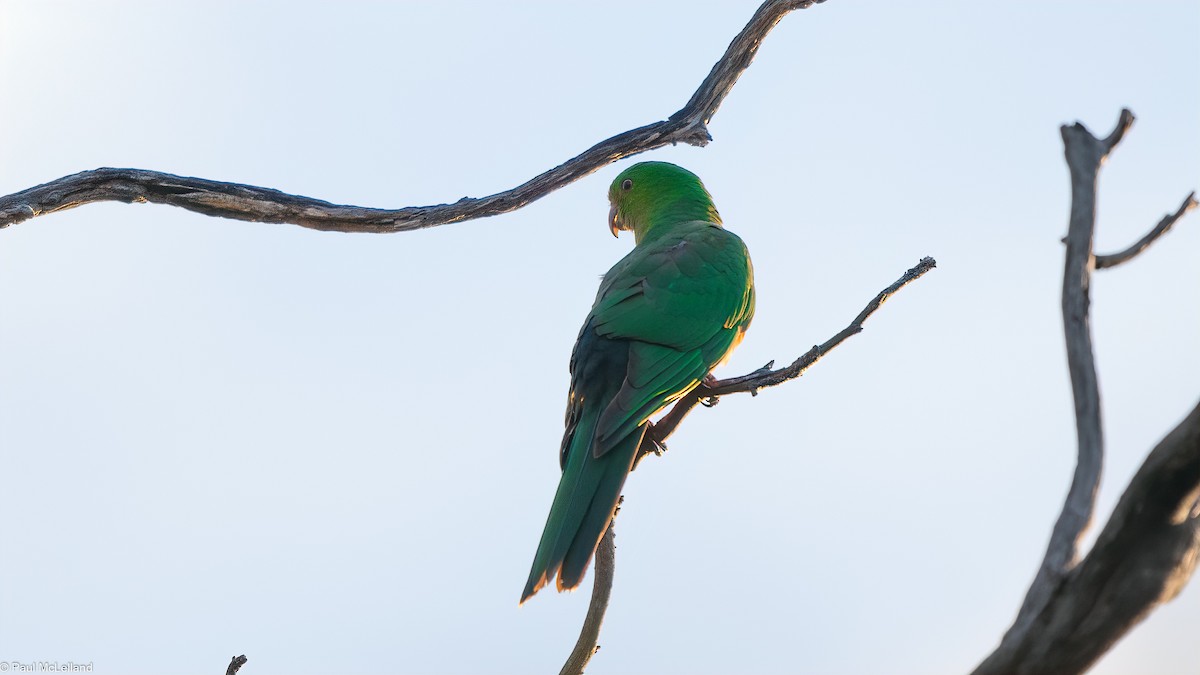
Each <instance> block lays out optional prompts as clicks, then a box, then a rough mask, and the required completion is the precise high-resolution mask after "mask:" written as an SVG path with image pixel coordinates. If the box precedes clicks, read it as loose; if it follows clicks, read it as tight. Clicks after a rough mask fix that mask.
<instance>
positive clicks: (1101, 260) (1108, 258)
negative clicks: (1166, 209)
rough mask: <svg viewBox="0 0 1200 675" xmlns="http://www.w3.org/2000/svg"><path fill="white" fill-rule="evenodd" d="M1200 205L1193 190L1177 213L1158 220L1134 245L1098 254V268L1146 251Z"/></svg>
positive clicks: (1126, 260)
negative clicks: (1117, 251) (1117, 250)
mask: <svg viewBox="0 0 1200 675" xmlns="http://www.w3.org/2000/svg"><path fill="white" fill-rule="evenodd" d="M1196 206H1200V202H1197V201H1196V193H1195V192H1192V193H1191V194H1189V195H1188V196H1187V197H1186V198H1185V199H1184V200H1183V203H1182V204H1180V205H1179V209H1178V210H1176V211H1175V213H1169V214H1167V215H1165V216H1163V219H1162V220H1160V221H1158V225H1155V226H1154V229H1152V230H1150V231H1149V232H1147V233H1146V236H1144V237H1142V238H1141V239H1138V240H1137V241H1136V242H1134V243H1133V245H1132V246H1130V247H1129V248H1127V249H1125V250H1124V251H1121V252H1120V253H1109V254H1107V255H1097V256H1096V269H1098V270H1102V269H1105V268H1108V267H1116V266H1117V265H1120V264H1121V263H1123V262H1128V261H1130V260H1133V259H1134V258H1135V257H1137V256H1138V254H1140V253H1141V252H1142V251H1145V250H1146V249H1147V248H1149V247H1150V244H1153V243H1154V241H1155V240H1156V239H1158V238H1159V237H1161V236H1163V235H1164V234H1166V233H1167V232H1168V231H1169V230H1170V229H1171V228H1172V227H1174V226H1175V221H1177V220H1179V219H1180V218H1182V217H1183V216H1184V215H1185V214H1186V213H1187V212H1188V211H1190V210H1192V209H1194V208H1196Z"/></svg>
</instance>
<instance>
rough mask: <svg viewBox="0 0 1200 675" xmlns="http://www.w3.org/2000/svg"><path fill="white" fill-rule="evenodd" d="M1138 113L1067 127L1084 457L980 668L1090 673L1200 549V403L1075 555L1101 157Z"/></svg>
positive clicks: (1096, 449) (1091, 371) (1083, 486)
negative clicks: (1022, 591) (1105, 124)
mask: <svg viewBox="0 0 1200 675" xmlns="http://www.w3.org/2000/svg"><path fill="white" fill-rule="evenodd" d="M1133 121H1134V117H1133V113H1131V112H1130V111H1129V110H1127V109H1125V110H1122V111H1121V116H1120V119H1119V120H1118V121H1117V125H1116V128H1115V129H1113V131H1112V133H1111V134H1109V135H1108V137H1107V138H1105V139H1103V140H1102V139H1098V138H1096V137H1095V136H1093V135H1092V134H1091V132H1089V131H1088V130H1087V128H1085V127H1084V126H1083V125H1082V124H1080V123H1076V124H1074V125H1072V126H1063V127H1062V129H1061V131H1062V137H1063V145H1064V151H1065V155H1066V160H1067V167H1068V169H1069V171H1070V174H1071V215H1070V221H1069V225H1068V229H1067V237H1066V239H1065V240H1064V241H1065V242H1066V244H1067V252H1066V261H1065V264H1064V273H1063V289H1062V311H1063V333H1064V336H1065V338H1066V345H1067V366H1068V369H1069V371H1070V374H1071V390H1072V394H1073V396H1074V399H1075V426H1076V435H1077V437H1078V446H1079V447H1078V461H1077V463H1076V467H1075V474H1074V477H1073V479H1072V481H1071V487H1070V490H1069V491H1068V493H1067V498H1066V501H1065V503H1064V504H1063V509H1062V512H1061V514H1060V515H1059V517H1058V520H1057V522H1055V524H1054V529H1053V531H1052V532H1051V535H1050V542H1049V544H1048V545H1047V547H1046V555H1045V557H1044V558H1043V560H1042V564H1041V566H1040V568H1039V569H1038V572H1037V575H1036V576H1035V577H1034V580H1033V583H1032V584H1031V585H1030V587H1029V591H1028V593H1027V594H1026V596H1025V600H1024V602H1023V603H1022V605H1021V609H1020V611H1019V612H1018V613H1017V618H1016V620H1015V621H1014V622H1013V625H1012V627H1010V628H1009V630H1008V632H1006V633H1005V635H1004V638H1003V639H1002V640H1001V642H1000V645H999V646H998V647H997V648H996V650H995V651H993V652H992V654H991V655H989V656H988V657H987V658H986V659H985V660H984V661H983V662H982V663H981V664H980V665H979V666H978V667H977V668H976V669H975V671H974V673H975V675H1022V674H1027V675H1034V674H1046V675H1050V674H1055V675H1071V674H1073V673H1082V672H1083V671H1084V670H1086V669H1087V668H1088V667H1090V666H1091V664H1092V663H1094V662H1095V661H1096V659H1098V658H1100V656H1101V655H1103V654H1104V653H1105V652H1106V651H1107V650H1108V649H1109V648H1110V647H1111V646H1112V645H1113V644H1114V643H1115V642H1116V641H1117V640H1118V639H1119V638H1120V637H1121V636H1122V635H1124V634H1125V633H1126V632H1128V631H1129V630H1130V629H1131V628H1132V627H1133V626H1134V625H1136V624H1137V623H1138V622H1139V621H1140V620H1141V619H1142V618H1143V617H1144V616H1145V615H1146V614H1147V613H1148V612H1149V611H1150V610H1151V609H1152V608H1153V607H1154V606H1155V605H1156V604H1158V603H1161V602H1165V601H1167V600H1169V599H1170V598H1172V597H1174V595H1175V594H1177V593H1178V592H1179V589H1181V588H1182V586H1183V584H1184V583H1186V580H1187V579H1188V578H1190V576H1191V574H1192V571H1193V570H1194V568H1195V564H1196V556H1197V553H1198V552H1200V521H1198V520H1197V515H1198V513H1197V509H1196V504H1197V503H1200V406H1198V407H1197V408H1196V410H1193V411H1192V414H1191V415H1189V416H1188V417H1187V419H1185V420H1184V421H1183V422H1182V423H1181V424H1180V425H1179V426H1178V427H1176V429H1175V430H1174V431H1172V432H1171V434H1169V435H1168V436H1167V438H1166V439H1164V440H1163V442H1162V443H1160V444H1159V446H1158V447H1157V448H1155V449H1154V451H1153V452H1151V453H1150V456H1149V457H1148V458H1147V459H1146V462H1145V463H1144V464H1143V465H1142V468H1141V470H1139V471H1138V474H1137V475H1136V476H1134V478H1133V480H1132V481H1131V482H1130V484H1129V486H1128V488H1126V490H1125V493H1124V495H1123V496H1122V497H1121V501H1120V503H1119V504H1118V506H1117V508H1116V510H1114V512H1113V515H1112V517H1111V518H1110V519H1109V521H1108V524H1107V525H1106V526H1105V528H1104V531H1103V532H1101V534H1100V537H1099V539H1098V540H1097V542H1096V545H1095V546H1094V547H1093V548H1092V551H1091V552H1090V553H1088V555H1087V557H1085V558H1084V559H1083V560H1082V561H1080V560H1079V542H1080V539H1081V538H1082V537H1083V534H1084V532H1085V531H1086V530H1087V528H1088V526H1089V524H1090V523H1091V520H1092V517H1093V514H1094V511H1095V502H1096V491H1097V490H1098V489H1099V485H1100V473H1101V468H1102V465H1103V460H1104V438H1103V434H1102V431H1101V417H1100V387H1099V383H1098V381H1097V378H1096V364H1095V357H1094V352H1093V349H1092V336H1091V328H1090V325H1089V317H1088V311H1089V303H1090V297H1089V288H1090V284H1091V275H1092V270H1093V266H1094V264H1095V260H1096V259H1095V258H1094V257H1093V255H1092V246H1093V240H1094V234H1095V228H1096V179H1097V175H1098V174H1099V171H1100V165H1101V164H1102V163H1103V161H1104V159H1105V158H1106V157H1107V155H1108V153H1109V152H1111V151H1112V150H1113V148H1114V147H1116V145H1117V143H1119V142H1120V141H1121V139H1122V138H1123V137H1124V135H1125V133H1126V132H1127V131H1128V130H1129V128H1130V126H1131V125H1132V124H1133ZM1191 201H1192V198H1191V196H1189V198H1188V200H1187V201H1185V202H1184V205H1183V206H1182V207H1180V210H1179V212H1178V213H1177V214H1176V215H1175V216H1170V217H1168V219H1165V220H1170V223H1167V224H1166V225H1163V223H1160V227H1161V229H1162V231H1161V232H1158V233H1157V234H1155V233H1154V232H1151V234H1150V235H1147V238H1144V239H1143V241H1142V242H1139V243H1138V244H1136V245H1135V246H1134V247H1132V248H1131V249H1130V250H1129V251H1125V252H1122V253H1121V254H1118V256H1126V254H1128V256H1127V257H1125V258H1124V259H1129V258H1132V257H1133V256H1134V255H1137V253H1138V252H1140V250H1141V249H1143V248H1145V246H1147V245H1149V242H1150V241H1152V240H1153V238H1154V237H1157V236H1160V235H1161V234H1162V232H1165V231H1166V229H1167V228H1169V227H1170V225H1171V224H1173V223H1174V221H1175V220H1178V218H1179V217H1182V216H1183V214H1184V213H1185V212H1186V211H1187V209H1188V208H1190V205H1189V204H1190V202H1191ZM1165 220H1164V222H1165ZM1155 229H1156V230H1158V229H1159V228H1155ZM1138 246H1140V248H1138ZM1134 249H1137V250H1134ZM1131 251H1132V252H1131ZM1117 262H1123V260H1119V261H1117ZM1113 264H1117V263H1115V262H1114V263H1113Z"/></svg>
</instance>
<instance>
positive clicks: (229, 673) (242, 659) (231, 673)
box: [225, 654, 250, 675]
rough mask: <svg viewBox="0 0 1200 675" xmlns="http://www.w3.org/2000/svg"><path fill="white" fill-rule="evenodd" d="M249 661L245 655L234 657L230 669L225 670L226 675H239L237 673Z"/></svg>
mask: <svg viewBox="0 0 1200 675" xmlns="http://www.w3.org/2000/svg"><path fill="white" fill-rule="evenodd" d="M249 660H250V659H248V658H246V655H245V654H242V655H241V656H235V657H233V659H232V660H231V661H230V662H229V667H228V668H226V669H225V675H237V671H239V670H241V669H242V666H244V665H246V662H247V661H249Z"/></svg>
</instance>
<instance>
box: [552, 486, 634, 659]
mask: <svg viewBox="0 0 1200 675" xmlns="http://www.w3.org/2000/svg"><path fill="white" fill-rule="evenodd" d="M623 501H625V498H624V497H621V498H620V500H619V501H618V502H617V512H618V513H620V511H621V502H623ZM615 522H616V516H615V515H614V516H613V520H612V521H610V522H609V524H608V529H607V530H605V531H604V536H602V537H600V543H599V544H598V545H597V546H596V555H595V556H594V558H593V564H594V568H593V569H592V574H593V576H595V579H593V580H592V599H591V600H590V601H589V602H588V610H587V616H585V617H584V618H583V628H582V629H581V630H580V631H579V639H578V640H576V641H575V648H574V649H572V650H571V654H570V655H569V656H568V657H567V662H566V663H564V664H563V667H562V670H560V671H558V675H575V674H578V675H582V673H583V671H584V669H585V668H587V664H588V662H589V661H591V660H592V656H594V655H595V654H596V652H598V651H600V645H599V644H598V643H599V641H600V625H601V624H603V623H604V613H605V612H607V611H608V599H609V597H611V596H612V584H613V573H614V572H615V571H616V565H617V546H616V543H615V542H614V541H613V539H614V538H615V537H616V534H615V533H614V532H613V523H615Z"/></svg>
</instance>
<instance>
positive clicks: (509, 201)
mask: <svg viewBox="0 0 1200 675" xmlns="http://www.w3.org/2000/svg"><path fill="white" fill-rule="evenodd" d="M819 2H824V0H767V1H766V2H764V3H763V4H762V5H761V6H760V7H759V8H758V10H757V11H755V12H754V16H752V17H750V21H749V23H747V24H746V26H745V28H743V29H742V31H741V32H740V33H738V35H737V37H735V38H734V39H733V42H731V43H730V44H729V48H728V49H726V50H725V54H724V55H723V56H722V57H721V59H720V60H719V61H717V63H716V65H714V66H713V68H712V71H711V72H709V74H708V77H706V78H704V81H703V82H701V83H700V87H699V88H698V89H696V92H695V93H694V94H693V95H692V98H691V99H690V100H689V101H688V102H687V105H685V106H684V107H683V108H680V109H679V111H678V112H676V113H675V114H674V115H671V116H670V117H669V118H668V119H666V120H663V121H660V122H654V123H653V124H647V125H646V126H642V127H638V128H637V129H631V130H629V131H626V132H623V133H620V134H617V135H616V136H613V137H612V138H609V139H607V140H603V141H600V142H599V143H597V144H596V145H594V146H592V147H591V148H588V149H587V150H585V151H584V152H582V153H581V154H579V155H577V156H575V157H573V158H571V159H569V160H567V161H566V162H563V163H562V164H560V165H559V166H556V167H554V168H553V169H550V170H549V171H546V172H544V173H542V174H540V175H538V176H534V177H533V178H531V179H529V180H528V181H526V182H525V183H522V184H521V185H518V186H517V187H515V188H512V189H510V190H506V191H504V192H498V193H496V194H493V195H489V196H487V197H463V198H462V199H460V200H458V201H457V202H454V203H453V204H436V205H432V206H408V207H404V208H400V209H377V208H367V207H362V206H344V205H338V204H331V203H329V202H326V201H322V200H320V199H313V198H311V197H302V196H299V195H292V194H287V193H285V192H280V191H278V190H273V189H270V188H263V187H256V186H253V185H243V184H240V183H224V182H219V181H213V180H206V179H203V178H189V177H184V176H175V175H172V174H169V173H162V172H159V171H146V170H143V169H114V168H100V169H94V170H92V171H83V172H80V173H77V174H73V175H70V176H64V177H62V178H59V179H57V180H53V181H50V182H49V183H44V184H42V185H38V186H36V187H32V188H29V189H27V190H22V191H21V192H16V193H13V194H11V195H8V196H6V197H0V228H4V227H8V226H9V225H13V224H15V223H20V222H22V221H25V220H28V219H30V218H33V217H36V216H42V215H46V214H48V213H54V212H56V211H63V210H66V209H72V208H75V207H77V206H82V205H84V204H91V203H93V202H103V201H117V202H125V203H132V202H139V203H144V202H151V203H155V204H167V205H169V206H178V207H180V208H184V209H187V210H189V211H195V212H197V213H202V214H204V215H206V216H215V217H219V218H232V219H235V220H246V221H251V222H260V223H291V224H294V225H299V226H301V227H307V228H311V229H314V230H324V231H332V232H372V233H379V232H406V231H409V230H419V229H423V228H426V227H433V226H435V225H445V224H447V223H457V222H460V221H464V220H472V219H475V218H484V217H487V216H495V215H499V214H501V213H508V212H510V211H515V210H517V209H519V208H521V207H523V206H525V205H527V204H529V203H530V202H532V201H534V200H537V199H541V198H542V197H545V196H546V195H548V194H550V193H551V192H554V191H555V190H557V189H559V188H561V187H563V186H565V185H568V184H570V183H572V182H574V181H577V180H579V179H580V178H583V177H584V176H587V175H589V174H591V173H593V172H595V171H597V170H599V169H601V168H603V167H605V166H607V165H609V164H612V163H613V162H616V161H617V160H620V159H622V158H625V157H629V156H630V155H636V154H638V153H642V152H646V151H647V150H653V149H655V148H661V147H663V146H666V145H675V144H677V143H687V144H689V145H697V146H704V145H707V144H708V142H709V141H711V140H712V137H711V136H710V135H709V133H708V123H709V121H710V120H711V119H712V116H713V115H714V114H715V113H716V111H717V108H719V107H720V106H721V102H722V101H724V100H725V97H726V96H727V95H728V94H729V91H730V90H731V89H733V85H734V84H735V83H737V80H738V78H739V77H740V76H741V74H742V73H743V72H744V71H745V70H746V69H747V68H749V67H750V63H751V62H752V61H753V60H754V56H755V54H756V53H757V52H758V47H759V45H761V44H762V41H763V39H764V38H766V36H767V34H768V33H770V32H771V29H772V28H774V27H775V24H777V23H779V20H780V19H782V18H783V17H784V16H785V15H786V14H788V13H789V12H791V11H792V10H794V9H804V8H807V7H810V6H812V5H813V4H815V3H819Z"/></svg>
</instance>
